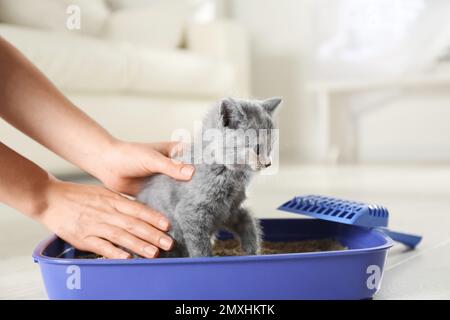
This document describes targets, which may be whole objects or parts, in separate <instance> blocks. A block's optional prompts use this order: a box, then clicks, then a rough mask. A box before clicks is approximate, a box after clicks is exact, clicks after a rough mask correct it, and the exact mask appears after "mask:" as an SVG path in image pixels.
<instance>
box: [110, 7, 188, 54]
mask: <svg viewBox="0 0 450 320" xmlns="http://www.w3.org/2000/svg"><path fill="white" fill-rule="evenodd" d="M188 17H189V6H188V5H187V3H186V2H185V1H180V0H164V1H156V2H154V3H153V4H152V5H150V6H145V7H143V8H141V7H136V8H128V9H122V10H119V11H115V12H113V13H112V14H111V15H110V16H109V17H108V19H107V20H106V22H105V25H104V28H103V32H102V36H103V37H104V38H107V39H111V40H115V41H121V42H128V43H133V44H137V45H145V46H147V47H151V48H165V49H174V48H176V47H179V46H180V44H181V41H182V37H183V29H184V27H185V23H186V20H187V19H188Z"/></svg>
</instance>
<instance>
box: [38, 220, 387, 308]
mask: <svg viewBox="0 0 450 320" xmlns="http://www.w3.org/2000/svg"><path fill="white" fill-rule="evenodd" d="M261 224H262V227H263V231H264V238H265V240H268V241H300V240H306V239H321V238H335V239H337V240H339V241H340V242H341V243H342V244H343V245H345V246H347V247H348V250H343V251H327V252H314V253H290V254H274V255H260V256H235V257H208V258H170V259H169V258H165V259H133V260H107V259H74V256H75V251H74V250H70V248H71V246H70V245H69V244H67V243H66V242H64V241H63V240H61V239H59V238H57V237H55V236H53V237H52V238H50V239H48V240H45V241H43V242H42V243H41V244H39V246H38V247H37V248H36V249H35V251H34V254H33V257H34V260H35V261H36V262H37V263H39V266H40V268H41V272H42V277H43V279H44V283H45V287H46V290H47V294H48V296H49V298H50V299H187V300H188V299H208V300H210V299H273V300H276V299H369V298H372V297H373V295H374V294H375V293H376V292H377V291H378V290H379V288H380V284H381V279H382V275H383V268H384V264H385V260H386V255H387V252H388V249H389V248H390V247H391V246H392V245H393V242H392V240H391V239H390V237H388V236H387V235H386V234H385V233H384V232H383V231H380V230H378V229H376V228H368V227H360V226H354V225H349V224H342V223H336V222H332V221H325V220H318V219H263V220H261ZM220 237H221V238H230V237H231V235H230V234H227V233H221V236H220ZM64 252H66V253H65V254H62V253H64ZM57 257H59V258H57Z"/></svg>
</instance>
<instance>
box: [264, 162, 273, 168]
mask: <svg viewBox="0 0 450 320" xmlns="http://www.w3.org/2000/svg"><path fill="white" fill-rule="evenodd" d="M271 165H272V162H268V163H266V164H265V165H264V166H265V167H266V168H268V167H270V166H271Z"/></svg>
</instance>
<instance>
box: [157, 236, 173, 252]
mask: <svg viewBox="0 0 450 320" xmlns="http://www.w3.org/2000/svg"><path fill="white" fill-rule="evenodd" d="M172 242H173V240H172V239H170V238H167V237H161V239H159V244H160V245H161V248H163V249H164V250H169V249H170V247H172Z"/></svg>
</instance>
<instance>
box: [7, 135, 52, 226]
mask: <svg viewBox="0 0 450 320" xmlns="http://www.w3.org/2000/svg"><path fill="white" fill-rule="evenodd" d="M52 179H53V178H52V177H51V176H50V175H49V174H48V173H47V172H46V171H44V170H43V169H42V168H40V167H39V166H37V165H36V164H34V163H33V162H31V161H29V160H28V159H26V158H24V157H22V156H21V155H20V154H18V153H16V152H15V151H13V150H11V149H10V148H8V147H7V146H5V145H4V144H3V143H1V142H0V181H1V183H0V202H2V203H5V204H7V205H9V206H11V207H13V208H15V209H17V210H19V211H21V212H23V213H24V214H26V215H28V216H30V217H32V218H38V215H39V213H40V212H42V210H43V207H44V206H45V201H44V197H43V194H44V191H45V189H46V188H47V186H48V184H49V182H50V181H51V180H52Z"/></svg>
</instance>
